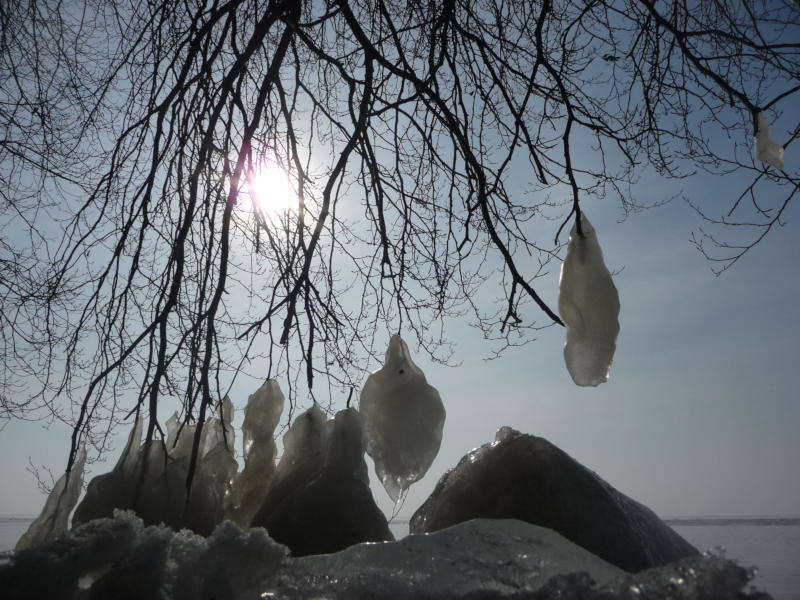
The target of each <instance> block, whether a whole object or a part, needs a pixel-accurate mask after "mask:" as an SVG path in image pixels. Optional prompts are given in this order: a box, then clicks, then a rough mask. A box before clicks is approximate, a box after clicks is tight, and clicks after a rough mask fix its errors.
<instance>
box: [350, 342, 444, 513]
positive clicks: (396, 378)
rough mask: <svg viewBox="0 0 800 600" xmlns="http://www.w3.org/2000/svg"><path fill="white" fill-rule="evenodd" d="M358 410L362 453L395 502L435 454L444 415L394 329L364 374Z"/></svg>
mask: <svg viewBox="0 0 800 600" xmlns="http://www.w3.org/2000/svg"><path fill="white" fill-rule="evenodd" d="M359 411H360V412H361V417H362V418H363V421H364V436H365V439H366V443H367V453H369V455H370V456H371V457H372V460H373V461H374V462H375V472H376V474H377V475H378V478H379V479H380V480H381V483H383V487H384V488H385V489H386V492H387V493H388V494H389V496H390V497H391V498H392V500H394V501H395V502H397V501H398V499H399V498H400V497H401V496H402V495H403V493H404V492H405V490H407V489H408V487H409V486H410V485H411V484H412V483H414V482H415V481H418V480H420V479H422V477H423V476H424V475H425V473H426V472H427V471H428V468H430V466H431V463H433V460H434V459H435V458H436V455H437V454H438V452H439V446H440V444H441V442H442V429H443V428H444V420H445V410H444V405H443V404H442V399H441V398H440V397H439V392H437V391H436V388H434V387H432V386H431V385H429V384H428V382H427V381H426V379H425V374H424V373H423V372H422V370H421V369H420V368H419V367H418V366H417V365H415V364H414V362H413V361H412V360H411V354H410V353H409V351H408V346H406V343H405V342H404V341H403V339H402V338H401V337H400V336H399V335H393V336H392V338H391V340H390V341H389V348H388V349H387V350H386V360H385V363H384V365H383V368H382V369H380V370H379V371H376V372H375V373H372V374H371V375H370V376H369V378H367V381H366V383H365V384H364V388H363V389H362V390H361V400H360V404H359Z"/></svg>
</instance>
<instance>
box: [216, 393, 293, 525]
mask: <svg viewBox="0 0 800 600" xmlns="http://www.w3.org/2000/svg"><path fill="white" fill-rule="evenodd" d="M284 402H285V398H284V396H283V392H282V391H281V388H280V386H279V385H278V382H277V381H275V380H274V379H270V380H269V381H267V382H266V383H265V384H264V385H262V386H261V387H260V388H258V390H257V391H256V392H255V393H254V394H252V395H250V397H249V398H248V399H247V407H246V408H245V410H244V422H243V423H242V450H243V456H244V469H242V472H241V473H239V474H238V475H237V476H236V479H235V480H234V483H233V492H232V497H231V510H230V512H229V515H228V516H229V517H230V518H231V519H232V520H233V521H235V522H236V523H238V524H239V525H242V526H248V525H250V522H251V521H252V520H253V516H254V515H255V513H256V511H257V510H258V509H259V508H260V507H261V505H262V504H263V503H264V499H265V498H266V495H267V490H268V489H269V484H270V482H271V481H272V477H273V475H274V474H275V455H276V454H277V448H276V446H275V439H274V435H275V428H276V427H277V426H278V421H279V420H280V417H281V413H282V412H283V405H284Z"/></svg>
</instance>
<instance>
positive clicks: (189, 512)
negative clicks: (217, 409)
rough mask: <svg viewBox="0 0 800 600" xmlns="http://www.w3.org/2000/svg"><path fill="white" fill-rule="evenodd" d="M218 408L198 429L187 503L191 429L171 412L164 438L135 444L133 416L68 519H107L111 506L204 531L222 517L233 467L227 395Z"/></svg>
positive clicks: (177, 526) (138, 433)
mask: <svg viewBox="0 0 800 600" xmlns="http://www.w3.org/2000/svg"><path fill="white" fill-rule="evenodd" d="M221 408H222V410H221V415H220V418H215V417H212V418H210V419H208V420H207V421H206V423H205V424H204V427H203V430H202V432H201V437H200V442H199V448H198V460H197V465H196V467H195V474H194V479H193V482H192V490H191V494H190V496H189V501H188V502H187V498H186V480H187V476H188V472H189V464H190V462H191V454H192V445H193V444H194V437H195V432H196V427H195V426H194V425H191V424H187V423H181V422H180V420H179V417H178V414H177V413H175V414H173V415H172V417H170V418H169V420H168V421H167V423H166V428H167V436H166V437H167V439H166V440H165V441H164V440H151V441H150V442H147V443H145V444H144V445H142V446H141V447H139V441H140V438H141V428H142V425H141V421H140V420H139V419H137V421H136V423H135V425H134V427H133V430H132V431H131V434H130V437H129V439H128V444H127V445H126V447H125V449H124V450H123V453H122V456H121V457H120V459H119V461H118V463H117V466H116V467H115V468H114V470H113V471H112V472H111V473H106V474H104V475H99V476H98V477H95V478H94V479H92V481H91V482H90V483H89V487H88V489H87V492H86V496H85V497H84V499H83V501H82V502H81V504H80V505H79V506H78V508H77V509H76V511H75V516H74V521H75V522H76V523H81V522H86V521H90V520H92V519H97V518H101V517H109V516H111V514H113V511H114V509H115V508H118V509H127V508H132V509H133V510H135V511H136V514H138V515H139V516H140V517H141V518H142V519H143V521H144V522H145V523H147V524H156V523H164V524H166V525H168V526H170V527H172V528H174V529H180V528H183V527H188V528H190V529H192V530H193V531H195V532H197V533H201V534H205V535H208V534H209V533H210V532H211V531H213V529H214V527H215V526H216V525H217V524H218V523H219V522H220V521H222V519H223V517H224V516H225V512H226V509H227V503H228V502H229V498H230V491H231V481H232V480H233V477H234V475H235V474H236V469H237V464H236V459H235V458H234V456H233V450H232V448H233V446H232V445H233V441H234V434H233V428H232V426H231V421H232V419H233V404H232V403H231V401H230V399H228V398H225V399H223V401H222V407H221ZM223 432H224V435H223Z"/></svg>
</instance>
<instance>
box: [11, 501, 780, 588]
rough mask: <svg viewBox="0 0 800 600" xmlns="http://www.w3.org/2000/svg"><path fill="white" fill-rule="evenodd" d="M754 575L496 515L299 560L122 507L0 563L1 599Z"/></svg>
mask: <svg viewBox="0 0 800 600" xmlns="http://www.w3.org/2000/svg"><path fill="white" fill-rule="evenodd" d="M747 585H748V573H747V571H746V570H745V569H743V568H742V567H739V566H738V565H736V564H735V563H733V562H731V561H728V560H725V559H724V558H722V557H720V556H704V557H695V558H691V559H684V560H681V561H677V562H675V563H672V564H670V565H667V566H665V567H659V568H655V569H650V570H647V571H643V572H642V573H639V574H636V575H629V574H625V573H622V572H621V571H620V570H618V569H616V568H615V567H612V566H610V565H608V564H607V563H605V562H603V561H602V560H600V559H599V558H597V557H595V556H593V555H592V554H590V553H588V552H586V551H585V550H583V549H582V548H580V547H578V546H576V545H574V544H572V543H571V542H569V541H567V540H566V539H564V538H563V537H561V536H560V535H558V534H557V533H555V532H553V531H550V530H548V529H544V528H541V527H537V526H535V525H531V524H528V523H523V522H521V521H514V520H489V519H478V520H474V521H469V522H467V523H461V524H459V525H457V526H454V527H451V528H448V529H444V530H441V531H439V532H436V533H433V534H427V535H413V536H409V537H406V538H404V539H403V540H401V541H399V542H386V543H378V544H360V545H358V546H353V547H350V548H348V549H347V550H344V551H342V552H338V553H335V554H329V555H320V556H309V557H305V558H297V559H294V558H291V557H289V556H288V555H287V550H286V548H285V547H284V546H281V545H279V544H277V543H276V542H274V541H273V540H272V539H271V538H270V537H269V536H268V535H267V533H266V531H265V530H264V529H261V528H253V529H251V530H249V531H242V530H241V529H239V528H238V527H237V526H236V525H234V524H233V523H231V522H225V523H222V524H221V525H219V526H218V527H217V528H216V529H215V530H214V532H213V534H212V535H211V536H209V537H208V538H204V537H202V536H198V535H196V534H193V533H191V532H189V531H180V532H174V531H172V530H170V529H169V528H166V527H163V526H150V527H145V526H144V525H143V524H142V522H141V520H140V519H138V518H137V517H135V515H133V513H131V512H121V511H118V512H117V513H116V514H115V516H114V518H112V519H100V520H97V521H92V522H90V523H86V524H83V525H81V526H79V527H78V528H76V529H73V530H72V531H71V532H69V533H68V534H67V535H65V536H63V537H61V538H59V539H57V540H56V541H55V542H53V543H51V544H47V545H44V546H40V547H36V548H31V549H28V550H24V551H21V552H18V553H16V554H15V555H14V556H13V557H12V558H11V562H10V563H9V564H8V565H6V566H2V567H0V590H2V593H3V597H4V598H9V599H15V600H23V599H34V598H35V599H40V598H59V599H63V600H73V599H74V600H78V599H85V598H92V599H93V600H103V599H105V598H108V599H111V598H114V599H120V598H161V599H164V600H173V599H175V600H183V599H187V600H188V599H190V598H191V599H195V598H226V599H230V600H245V599H247V600H255V599H257V598H275V599H277V598H280V599H301V598H303V599H305V598H322V597H324V598H329V599H338V598H342V599H345V598H347V599H354V598H355V599H358V598H437V599H451V598H471V599H477V598H481V599H487V598H514V599H519V600H521V599H522V598H526V599H528V600H532V599H537V600H544V599H545V598H574V599H580V600H612V599H630V598H638V599H641V600H655V599H658V600H662V599H664V598H675V599H682V600H701V599H709V598H714V599H715V600H726V599H730V600H733V599H734V598H736V599H737V600H742V599H746V598H760V599H765V598H769V596H767V595H766V594H761V593H759V592H754V591H746V590H745V588H746V586H747Z"/></svg>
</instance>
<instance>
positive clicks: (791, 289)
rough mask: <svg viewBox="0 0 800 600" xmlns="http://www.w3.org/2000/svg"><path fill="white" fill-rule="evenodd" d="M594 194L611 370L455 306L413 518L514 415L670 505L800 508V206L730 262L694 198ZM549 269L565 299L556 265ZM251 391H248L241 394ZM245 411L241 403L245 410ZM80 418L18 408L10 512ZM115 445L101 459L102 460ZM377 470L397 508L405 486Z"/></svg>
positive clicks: (58, 461) (667, 509) (10, 428)
mask: <svg viewBox="0 0 800 600" xmlns="http://www.w3.org/2000/svg"><path fill="white" fill-rule="evenodd" d="M683 185H684V191H685V192H686V194H687V195H688V196H689V197H692V198H694V199H696V200H700V201H703V202H712V203H714V202H723V203H727V202H728V201H729V200H730V194H731V193H732V190H733V188H731V187H730V186H727V187H726V184H725V183H724V182H723V181H722V180H721V179H720V178H716V179H715V178H706V179H701V180H697V181H695V180H692V181H689V182H684V183H683ZM583 208H584V210H585V212H586V214H587V216H588V217H589V219H590V220H591V221H592V223H593V225H594V226H595V229H596V230H597V234H598V238H599V241H600V244H601V246H602V247H603V250H604V254H605V259H606V264H607V266H608V267H609V269H610V270H611V271H612V272H614V273H615V276H614V281H615V283H616V285H617V288H618V290H619V294H620V301H621V306H622V308H621V313H620V324H621V332H620V336H619V339H618V344H617V352H616V355H615V358H614V364H613V366H612V370H611V377H610V380H609V382H608V383H605V384H603V385H601V386H599V387H597V388H579V387H577V386H575V385H574V384H573V383H572V381H571V379H570V377H569V375H568V373H567V372H566V368H565V366H564V362H563V355H562V347H563V343H564V330H563V329H562V328H560V327H551V328H547V329H545V330H543V331H541V332H539V333H538V335H537V339H536V340H535V341H533V342H531V343H530V344H528V345H526V346H523V347H521V348H516V349H510V350H509V351H507V352H506V353H505V354H504V355H503V356H502V357H501V358H499V359H495V360H491V361H487V360H486V358H487V357H488V356H489V355H490V354H491V349H490V347H489V346H487V345H486V344H485V343H484V342H483V339H482V336H481V334H480V333H479V332H477V331H475V330H472V329H470V328H469V327H468V326H466V324H465V323H462V322H459V321H453V322H448V323H447V328H446V332H447V334H448V337H449V339H450V340H451V341H452V342H454V344H455V349H456V354H455V356H454V360H455V361H460V365H459V366H455V367H447V366H442V365H440V364H433V363H432V362H431V361H430V360H429V359H427V357H426V356H425V355H424V354H421V353H418V352H415V353H414V348H413V345H412V348H411V349H412V353H414V359H415V362H417V364H418V365H419V366H420V367H421V368H422V369H423V371H424V372H425V374H426V376H427V379H428V382H429V383H430V384H431V385H433V386H434V387H436V388H437V389H438V390H439V392H440V394H441V396H442V399H443V401H444V404H445V408H446V410H447V420H446V424H445V428H444V436H443V441H442V446H441V449H440V452H439V455H438V457H437V458H436V460H435V462H434V463H433V465H432V467H431V469H430V470H429V472H428V473H427V475H426V476H425V477H424V478H423V479H422V480H421V481H419V482H417V483H416V484H414V485H413V486H412V487H411V490H410V492H409V494H408V497H407V499H406V502H405V504H404V505H403V506H402V507H401V508H400V510H399V518H407V517H409V516H410V515H411V514H412V513H413V511H414V510H415V509H416V508H417V507H418V506H419V505H420V504H422V502H423V501H424V500H425V498H427V496H428V495H429V494H430V492H431V491H432V490H433V487H434V486H435V484H436V482H437V480H438V479H439V477H440V476H441V475H442V473H444V472H445V471H446V470H447V469H448V468H451V467H453V466H454V465H455V464H456V463H457V462H458V460H459V459H460V458H461V456H463V455H464V454H465V453H467V452H468V451H470V450H471V449H472V448H474V447H476V446H479V445H481V444H484V443H487V442H490V441H492V440H493V438H494V434H495V431H496V430H497V429H498V428H500V427H501V426H503V425H509V426H511V427H514V428H515V429H518V430H520V431H522V432H525V433H530V434H534V435H538V436H542V437H544V438H546V439H548V440H549V441H551V442H552V443H554V444H555V445H557V446H559V447H560V448H561V449H562V450H564V451H566V452H567V453H568V454H570V455H571V456H572V457H573V458H575V459H577V460H578V461H579V462H581V463H582V464H583V465H585V466H586V467H588V468H590V469H592V470H593V471H595V472H596V473H597V474H598V475H600V476H601V477H602V478H603V479H605V480H606V481H608V482H609V483H610V484H612V485H613V486H615V487H616V488H617V489H619V490H620V491H622V492H623V493H625V494H627V495H629V496H631V497H632V498H634V499H635V500H638V501H639V502H642V503H643V504H645V505H647V506H649V507H650V508H651V509H653V510H654V511H655V512H656V513H657V514H659V515H660V516H662V517H676V516H790V515H791V516H797V515H800V477H798V464H800V435H798V432H797V428H798V425H800V402H798V393H797V385H796V382H795V377H796V376H797V370H798V358H800V341H799V340H800V316H798V310H797V307H798V300H797V299H798V297H800V278H799V277H798V268H797V262H796V261H797V257H798V256H800V235H798V234H800V224H799V223H798V221H800V208H798V207H797V206H791V207H790V209H789V211H788V212H787V213H786V217H785V219H784V220H785V223H786V224H785V226H783V227H780V228H778V229H776V230H775V231H774V232H773V233H772V234H771V235H770V236H768V237H767V238H766V239H765V240H764V241H763V242H762V243H761V244H759V245H758V246H757V247H756V248H755V250H754V251H753V252H751V253H750V254H748V255H747V256H745V257H744V258H743V259H742V260H741V261H740V262H739V263H737V264H736V265H735V266H734V267H733V268H732V269H730V270H728V271H727V272H725V273H724V274H722V275H721V276H719V277H716V276H715V275H714V274H713V273H712V272H711V266H712V265H711V264H710V263H709V262H708V261H707V260H705V259H704V258H703V257H702V256H701V254H700V253H699V252H698V251H697V250H696V249H695V248H694V247H693V246H692V245H691V244H690V242H689V237H690V234H691V232H692V231H693V230H696V229H697V227H698V225H699V224H700V223H699V221H698V217H697V215H696V213H695V212H694V211H693V210H692V209H691V208H690V207H689V206H688V205H687V204H686V203H685V202H683V201H681V200H675V201H673V202H671V203H669V204H667V205H666V206H662V207H658V208H653V209H650V210H646V211H643V212H642V213H639V214H635V215H631V216H629V217H628V218H627V219H626V220H622V221H621V214H620V212H619V210H617V209H615V208H614V207H611V206H604V205H602V204H600V203H599V202H598V203H596V204H593V203H592V202H587V203H586V204H585V205H584V207H583ZM538 285H539V289H541V290H542V293H543V296H544V299H545V300H546V301H548V302H549V304H550V305H551V306H557V287H558V271H557V269H556V270H554V271H552V272H551V273H549V274H548V275H547V276H546V277H545V278H542V279H540V280H538ZM379 366H380V365H374V366H373V370H374V369H376V368H378V367H379ZM252 391H254V390H238V391H237V392H235V395H234V396H233V400H234V403H235V405H236V406H237V407H238V408H239V409H241V407H243V406H244V403H245V402H246V395H247V394H248V393H252ZM240 419H241V410H240V411H239V417H238V418H237V419H235V424H239V423H240ZM122 433H123V435H126V433H127V432H122ZM68 434H69V432H68V431H67V430H66V428H65V427H63V426H61V427H60V426H57V425H53V426H50V427H49V428H47V427H45V425H43V424H42V423H36V422H11V423H9V424H8V425H7V426H6V427H5V429H4V430H3V431H2V432H0V456H2V457H3V458H2V461H0V481H2V486H0V514H4V515H9V514H13V515H35V514H37V513H38V512H39V511H40V509H41V507H42V506H43V504H44V500H45V497H44V495H43V494H42V493H41V492H40V491H39V490H38V489H37V486H36V480H35V478H34V477H33V475H32V474H31V473H30V472H29V471H28V470H27V469H28V468H29V463H30V462H32V463H33V464H36V465H43V466H46V467H49V468H50V469H51V470H52V471H53V473H54V474H55V475H56V476H58V475H59V473H60V471H61V470H62V469H63V468H64V453H65V451H66V449H67V448H68V443H69V439H68ZM121 446H122V442H119V443H117V448H121ZM114 461H115V457H113V456H112V457H109V460H108V461H107V462H105V463H100V464H96V465H94V466H93V471H92V474H93V475H97V474H100V473H102V472H105V471H108V470H110V469H111V467H112V466H113V464H114ZM368 464H369V466H370V470H371V469H372V464H371V462H369V459H368ZM372 477H373V495H374V496H375V499H376V501H377V502H378V505H379V506H380V507H381V508H382V509H383V510H384V511H385V512H386V513H387V515H389V514H391V513H392V512H393V509H394V507H393V505H392V501H391V500H390V499H389V497H388V496H387V494H386V493H385V492H384V490H383V489H382V488H381V486H380V484H379V483H378V482H377V481H376V480H375V478H374V474H373V475H372Z"/></svg>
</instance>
